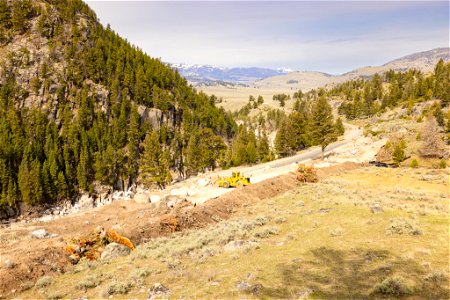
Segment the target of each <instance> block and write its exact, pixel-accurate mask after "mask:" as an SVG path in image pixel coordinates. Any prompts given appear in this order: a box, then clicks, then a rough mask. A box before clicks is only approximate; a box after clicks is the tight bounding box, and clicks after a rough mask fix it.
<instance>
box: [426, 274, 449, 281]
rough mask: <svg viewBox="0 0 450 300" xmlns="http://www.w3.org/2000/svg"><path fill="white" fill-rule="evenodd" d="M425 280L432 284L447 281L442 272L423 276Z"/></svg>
mask: <svg viewBox="0 0 450 300" xmlns="http://www.w3.org/2000/svg"><path fill="white" fill-rule="evenodd" d="M425 280H426V281H428V282H433V283H441V282H445V281H447V276H446V275H445V274H444V273H442V272H433V273H430V274H428V275H427V276H425Z"/></svg>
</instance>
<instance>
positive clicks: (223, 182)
mask: <svg viewBox="0 0 450 300" xmlns="http://www.w3.org/2000/svg"><path fill="white" fill-rule="evenodd" d="M249 184H250V178H249V177H244V176H243V175H242V174H241V172H233V173H231V177H228V178H221V179H219V180H217V185H218V186H219V187H224V188H229V187H237V188H239V187H243V186H247V185H249Z"/></svg>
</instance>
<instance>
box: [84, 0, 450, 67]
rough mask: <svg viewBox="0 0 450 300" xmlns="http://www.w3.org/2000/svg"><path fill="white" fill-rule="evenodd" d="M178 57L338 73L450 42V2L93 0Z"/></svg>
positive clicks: (113, 19)
mask: <svg viewBox="0 0 450 300" xmlns="http://www.w3.org/2000/svg"><path fill="white" fill-rule="evenodd" d="M87 3H88V4H89V5H90V6H91V8H92V9H94V11H95V12H96V13H97V16H98V17H99V19H100V22H101V23H102V24H104V25H106V24H110V25H111V28H112V29H114V30H115V31H116V32H118V33H119V34H120V35H121V36H123V37H124V38H126V39H128V40H129V41H130V42H131V43H133V44H135V45H137V46H138V47H140V48H141V49H143V50H144V51H146V52H147V53H148V54H149V55H151V56H154V57H160V58H161V59H162V60H163V61H166V62H172V63H189V64H211V65H219V66H228V67H233V66H240V67H248V66H259V67H270V68H279V67H287V68H291V69H294V70H317V71H323V72H328V73H332V74H338V73H343V72H347V71H350V70H352V69H354V68H357V67H361V66H367V65H372V66H373V65H380V64H384V63H386V62H387V61H389V60H392V59H395V58H398V57H401V56H404V55H408V54H411V53H414V52H419V51H426V50H430V49H433V48H438V47H448V46H449V2H447V1H440V2H435V1H395V2H394V1H377V2H374V1H315V2H313V1H290V2H280V1H264V2H263V1H250V2H243V1H240V2H231V1H203V2H194V1H100V0H97V1H87Z"/></svg>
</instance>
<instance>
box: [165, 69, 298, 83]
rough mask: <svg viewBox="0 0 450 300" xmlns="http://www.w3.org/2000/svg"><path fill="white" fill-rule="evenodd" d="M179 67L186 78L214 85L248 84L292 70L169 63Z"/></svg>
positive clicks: (190, 80) (194, 81) (179, 70)
mask: <svg viewBox="0 0 450 300" xmlns="http://www.w3.org/2000/svg"><path fill="white" fill-rule="evenodd" d="M169 65H170V66H171V67H172V68H174V69H177V70H178V72H179V73H180V75H181V76H183V77H184V78H186V79H187V80H188V81H189V82H191V83H193V84H194V85H201V84H203V85H214V84H223V85H227V84H232V85H236V84H237V85H246V84H247V83H250V82H253V81H256V80H260V79H264V78H268V77H272V76H277V75H283V74H287V73H289V72H292V70H290V69H283V68H280V69H277V70H274V69H268V68H258V67H250V68H226V67H217V66H210V65H189V64H169Z"/></svg>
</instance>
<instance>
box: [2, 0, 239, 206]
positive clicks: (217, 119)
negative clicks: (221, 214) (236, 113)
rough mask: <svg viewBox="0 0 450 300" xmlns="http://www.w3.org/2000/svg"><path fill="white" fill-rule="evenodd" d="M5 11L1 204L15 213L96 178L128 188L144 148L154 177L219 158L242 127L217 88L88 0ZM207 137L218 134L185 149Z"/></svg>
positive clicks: (94, 183) (69, 194) (12, 5)
mask: <svg viewBox="0 0 450 300" xmlns="http://www.w3.org/2000/svg"><path fill="white" fill-rule="evenodd" d="M0 19H1V20H0V21H1V22H0V53H1V56H0V141H1V142H0V195H1V198H0V207H3V208H5V207H6V206H9V207H10V208H9V209H7V211H8V213H9V214H14V213H15V212H13V211H12V210H11V207H12V208H13V210H14V209H16V208H17V207H18V205H19V203H20V202H24V203H27V204H29V205H42V204H46V203H51V202H53V201H56V200H60V199H67V198H69V199H70V198H72V199H73V196H76V195H77V194H78V192H80V191H89V192H91V193H94V194H95V191H96V188H97V187H98V184H103V185H105V186H107V187H108V186H109V187H110V188H115V189H126V188H127V187H129V186H130V185H132V184H135V183H136V182H137V180H138V177H139V175H140V173H141V171H142V170H141V168H140V166H139V164H138V162H139V160H140V159H141V156H142V154H143V153H146V155H147V157H149V159H147V162H148V164H147V166H146V167H147V169H146V170H147V172H148V173H149V174H150V175H151V176H150V175H149V176H150V179H149V182H150V183H158V184H159V185H164V184H165V182H167V181H170V177H171V176H170V172H169V169H170V170H172V172H173V173H175V172H176V173H178V174H180V175H182V176H184V175H186V174H188V173H189V172H195V171H197V170H199V169H201V168H206V167H214V166H215V164H216V160H217V159H218V158H219V157H220V156H221V151H223V150H224V148H225V144H224V141H223V139H224V138H225V139H227V138H231V137H232V136H233V134H234V131H235V128H236V125H235V123H234V121H233V120H232V118H231V116H230V115H228V114H226V113H225V111H224V110H223V109H219V108H217V107H215V105H214V99H213V98H210V97H208V96H206V95H204V94H199V93H197V92H196V91H195V90H194V89H192V88H191V87H190V86H189V85H188V84H187V82H186V80H185V79H183V78H182V77H180V76H179V74H178V73H177V72H176V71H174V70H172V69H171V68H169V67H167V66H166V65H165V64H163V63H162V62H161V61H159V60H158V59H153V58H151V57H149V56H148V55H146V54H145V53H144V52H143V51H141V50H140V49H139V48H137V47H135V46H132V45H130V44H129V43H128V42H127V41H126V40H124V39H123V38H121V37H119V36H118V35H117V34H116V33H114V31H113V30H111V28H109V27H108V28H104V27H102V26H101V25H100V23H99V22H98V21H97V18H96V16H95V13H94V12H93V11H92V10H91V9H90V8H89V7H88V6H87V5H86V4H84V3H83V2H82V1H81V0H45V1H44V0H42V1H30V0H17V1H7V0H0ZM152 131H154V132H155V135H154V136H153V140H151V139H150V138H149V141H150V142H148V143H147V146H146V147H143V146H142V142H143V141H144V138H145V136H146V135H147V133H148V132H152ZM202 138H205V139H208V141H216V142H215V144H213V145H212V144H209V145H210V146H209V148H208V149H206V148H204V149H203V151H202V152H196V151H193V150H192V149H191V150H189V149H187V148H188V147H187V146H188V143H189V141H190V140H191V139H194V140H193V141H194V142H196V143H197V144H202V143H203V140H202ZM152 141H153V142H152ZM152 143H153V144H155V145H154V147H153V146H152ZM144 151H145V152H144ZM208 152H211V153H213V154H211V155H210V156H207V158H208V161H206V158H205V157H206V156H205V153H208ZM0 210H1V209H0Z"/></svg>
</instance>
